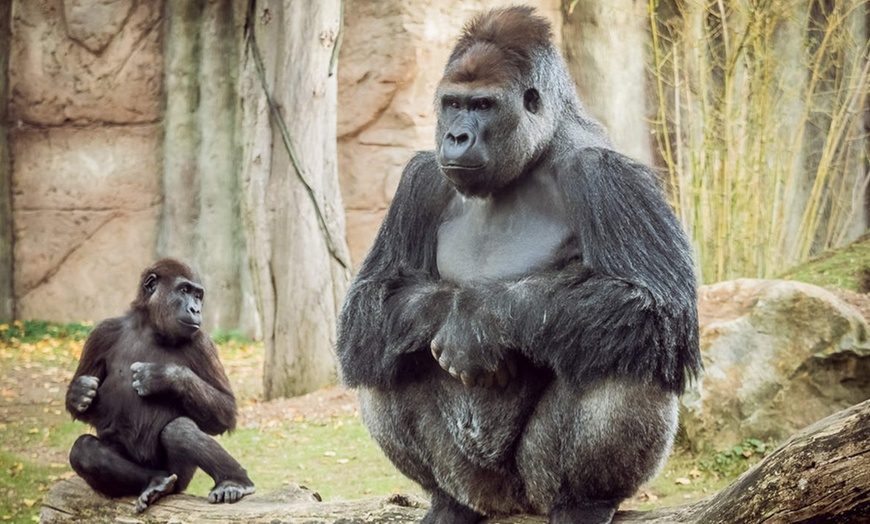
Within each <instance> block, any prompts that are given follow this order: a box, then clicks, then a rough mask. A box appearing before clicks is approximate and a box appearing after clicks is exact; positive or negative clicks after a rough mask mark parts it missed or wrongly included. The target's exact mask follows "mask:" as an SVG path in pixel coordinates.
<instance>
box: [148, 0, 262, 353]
mask: <svg viewBox="0 0 870 524" xmlns="http://www.w3.org/2000/svg"><path fill="white" fill-rule="evenodd" d="M243 16H244V6H243V5H242V4H241V3H239V2H233V1H232V0H181V1H178V2H167V3H166V13H165V17H166V18H165V21H164V23H165V27H166V46H165V50H164V54H165V60H166V115H165V119H164V129H165V133H166V134H165V140H164V144H163V152H164V162H163V193H164V198H163V213H162V217H161V224H160V232H159V237H158V252H159V254H160V255H162V256H174V257H179V258H182V259H185V260H187V261H188V262H190V263H191V264H192V265H193V266H194V267H196V268H197V270H198V271H199V272H200V274H201V276H202V279H203V283H204V284H205V288H206V290H207V293H208V295H207V296H208V300H207V307H206V308H205V309H204V310H203V315H204V318H203V322H204V324H205V326H206V329H207V330H209V331H211V330H213V329H215V328H223V329H235V328H238V329H241V330H242V331H244V332H245V333H246V334H248V335H250V336H253V337H258V336H259V335H260V321H259V318H258V316H257V312H256V308H247V307H245V305H246V300H247V302H251V299H250V298H249V297H250V295H251V294H252V292H253V291H252V289H251V286H250V284H249V279H248V278H247V273H248V264H247V261H246V257H245V253H244V245H245V244H244V237H243V230H242V220H241V215H240V198H239V192H240V183H239V177H238V173H239V167H240V158H241V150H240V146H239V144H238V140H237V137H238V132H239V129H238V127H237V118H238V107H239V103H238V93H237V88H238V82H237V79H238V67H239V63H238V62H239V60H238V56H239V53H240V35H241V33H242V27H241V26H242V23H243Z"/></svg>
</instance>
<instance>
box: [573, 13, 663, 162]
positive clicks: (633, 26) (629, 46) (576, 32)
mask: <svg viewBox="0 0 870 524" xmlns="http://www.w3.org/2000/svg"><path fill="white" fill-rule="evenodd" d="M571 4H572V1H571V0H563V1H562V11H563V15H564V21H563V23H562V47H563V48H564V50H565V60H566V61H567V63H568V69H569V71H570V72H571V76H572V77H573V78H574V82H575V83H576V84H577V91H578V94H579V95H580V100H582V101H583V105H584V106H585V107H586V110H587V111H588V112H589V114H590V115H592V116H593V117H595V118H596V119H597V120H598V121H600V122H601V123H602V125H604V127H605V128H606V129H607V131H608V134H609V135H610V138H611V140H613V143H614V144H615V145H616V147H617V148H618V149H619V150H620V151H622V152H623V153H625V154H627V155H629V156H631V157H634V158H636V159H638V160H640V161H642V162H646V163H651V162H652V141H651V140H652V135H651V134H650V126H649V124H648V121H649V119H648V118H647V99H648V96H647V90H646V79H647V67H648V66H647V56H646V49H647V47H648V46H649V44H648V37H647V27H648V26H649V15H648V14H647V4H646V2H640V1H637V0H616V1H601V0H599V1H595V2H579V3H577V5H576V6H575V8H574V10H573V12H569V9H570V5H571Z"/></svg>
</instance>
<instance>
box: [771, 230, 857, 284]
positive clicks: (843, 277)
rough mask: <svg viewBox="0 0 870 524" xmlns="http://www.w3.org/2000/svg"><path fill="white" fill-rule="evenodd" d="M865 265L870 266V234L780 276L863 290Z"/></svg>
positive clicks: (811, 282)
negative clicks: (862, 282) (861, 274)
mask: <svg viewBox="0 0 870 524" xmlns="http://www.w3.org/2000/svg"><path fill="white" fill-rule="evenodd" d="M863 268H870V235H865V236H863V237H861V238H859V239H858V240H856V241H855V242H852V243H851V244H849V245H847V246H845V247H843V248H840V249H837V250H832V251H826V252H824V253H822V254H820V255H818V256H816V257H814V258H812V259H810V260H809V261H808V262H806V263H804V264H801V265H799V266H797V267H795V268H792V269H790V270H788V271H786V272H785V273H783V274H782V275H781V276H780V278H783V279H785V280H798V281H800V282H808V283H810V284H815V285H817V286H821V287H828V288H841V289H848V290H851V291H859V290H860V287H859V283H860V276H859V273H860V271H861V270H862V269H863Z"/></svg>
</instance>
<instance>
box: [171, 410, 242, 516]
mask: <svg viewBox="0 0 870 524" xmlns="http://www.w3.org/2000/svg"><path fill="white" fill-rule="evenodd" d="M160 443H161V444H162V445H163V448H164V449H165V450H166V457H167V464H168V465H169V469H170V471H172V472H176V471H177V472H178V474H179V484H180V486H181V488H180V489H183V488H184V487H186V486H187V484H188V483H189V482H190V478H191V477H192V476H193V471H195V470H196V468H197V467H199V468H202V470H203V471H205V472H206V473H208V475H209V476H210V477H211V478H212V479H213V480H214V483H215V485H214V487H213V488H212V490H211V491H210V492H209V494H208V500H209V502H211V503H216V502H237V501H238V500H239V499H241V498H242V497H244V496H245V495H248V494H250V493H253V492H254V483H253V482H251V479H250V478H248V473H247V471H245V469H244V468H243V467H242V466H241V465H240V464H239V463H238V461H236V459H234V458H233V457H232V455H230V454H229V453H227V452H226V450H224V448H222V447H221V445H220V444H218V443H217V441H216V440H215V439H213V438H211V437H210V436H209V435H207V434H206V433H204V432H203V431H202V430H200V429H199V427H198V426H197V425H196V422H194V421H193V420H191V419H189V418H187V417H179V418H177V419H175V420H173V421H172V422H170V423H169V424H167V425H166V427H164V428H163V431H161V432H160Z"/></svg>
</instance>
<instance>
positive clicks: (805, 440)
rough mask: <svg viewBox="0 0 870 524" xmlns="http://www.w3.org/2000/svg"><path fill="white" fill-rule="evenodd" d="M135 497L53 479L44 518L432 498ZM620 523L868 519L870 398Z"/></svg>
mask: <svg viewBox="0 0 870 524" xmlns="http://www.w3.org/2000/svg"><path fill="white" fill-rule="evenodd" d="M134 502H135V499H134V498H133V497H128V498H118V499H109V498H106V497H103V496H101V495H99V494H97V493H95V492H94V491H92V490H91V489H90V488H89V487H88V486H87V484H85V483H84V481H83V480H81V479H79V478H72V479H68V480H64V481H61V482H60V483H58V484H57V485H55V486H54V487H53V488H52V489H51V491H50V492H49V493H48V495H47V496H46V497H45V499H44V500H43V503H42V510H41V513H40V522H43V523H46V524H53V523H71V522H88V523H99V522H122V523H152V522H168V523H172V522H177V523H181V522H184V523H222V522H250V523H270V524H278V523H282V524H296V523H298V524H302V523H305V524H313V523H323V524H381V523H383V524H386V523H392V524H402V523H411V522H419V521H420V519H421V518H422V517H423V515H424V514H425V511H426V503H425V502H424V501H422V500H420V499H418V498H415V497H408V496H402V495H398V496H397V495H394V496H391V497H369V498H365V499H359V500H347V501H334V502H320V501H319V496H317V494H316V493H314V492H312V491H311V490H308V489H307V488H303V487H300V486H290V487H287V488H285V489H282V490H279V491H276V492H273V493H268V494H262V495H261V494H255V495H251V496H248V497H245V498H244V499H242V500H241V501H240V502H238V503H236V504H209V503H208V502H207V501H206V500H205V499H204V498H201V497H194V496H191V495H184V494H181V495H172V496H169V497H165V498H163V499H161V500H160V501H158V502H157V503H156V504H154V505H153V506H152V507H150V508H148V510H147V511H146V512H145V513H143V514H136V513H134V511H133V507H134ZM545 522H546V519H545V518H543V517H540V516H528V515H519V516H514V517H510V518H497V519H491V520H489V521H487V523H488V524H543V523H545ZM614 522H618V523H639V522H643V523H647V524H665V523H669V524H683V523H686V524H688V523H697V524H701V523H703V524H733V523H736V522H740V523H762V522H763V523H765V524H779V523H781V524H786V523H788V524H793V523H800V522H805V523H810V522H812V523H823V522H831V523H834V522H836V523H838V524H843V523H866V522H870V400H868V401H865V402H863V403H861V404H858V405H856V406H853V407H851V408H849V409H846V410H843V411H841V412H839V413H836V414H834V415H832V416H830V417H828V418H826V419H824V420H822V421H820V422H818V423H816V424H814V425H812V426H810V427H808V428H806V429H804V430H803V431H801V432H800V433H798V434H797V435H795V436H793V437H792V438H791V439H789V440H788V441H787V442H786V443H785V444H783V445H782V446H780V447H779V448H777V449H776V450H775V451H774V452H773V453H771V454H770V455H768V456H767V457H765V458H764V460H762V461H761V462H759V463H758V464H757V465H755V467H753V468H752V469H750V470H749V471H747V472H746V473H744V474H743V475H741V476H740V477H739V478H738V479H736V480H735V481H734V482H733V483H732V484H731V485H730V486H728V487H727V488H725V489H724V490H722V491H720V492H719V493H717V494H716V495H714V496H712V497H711V498H709V499H706V500H703V501H700V502H695V503H692V504H686V505H682V506H676V507H669V508H661V509H656V510H652V511H620V512H619V513H617V515H616V518H615V519H614Z"/></svg>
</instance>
